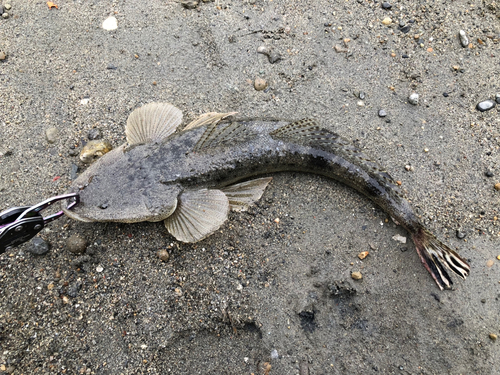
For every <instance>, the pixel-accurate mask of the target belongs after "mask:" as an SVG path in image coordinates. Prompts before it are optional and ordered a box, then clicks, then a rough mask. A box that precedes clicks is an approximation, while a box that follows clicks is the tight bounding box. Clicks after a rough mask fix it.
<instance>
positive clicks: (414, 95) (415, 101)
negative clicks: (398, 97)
mask: <svg viewBox="0 0 500 375" xmlns="http://www.w3.org/2000/svg"><path fill="white" fill-rule="evenodd" d="M408 103H410V104H413V105H417V104H418V94H417V93H416V92H414V93H412V94H411V95H410V96H409V97H408Z"/></svg>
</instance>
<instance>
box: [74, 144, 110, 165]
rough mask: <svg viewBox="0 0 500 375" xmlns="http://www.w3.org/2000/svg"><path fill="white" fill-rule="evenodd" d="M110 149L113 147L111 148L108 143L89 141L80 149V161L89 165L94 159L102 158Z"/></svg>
mask: <svg viewBox="0 0 500 375" xmlns="http://www.w3.org/2000/svg"><path fill="white" fill-rule="evenodd" d="M112 149H113V146H111V143H109V142H108V141H105V140H96V141H90V142H88V143H87V144H86V145H85V146H84V147H83V148H82V151H80V160H81V161H83V162H84V163H91V162H92V161H93V160H94V159H97V158H99V157H101V156H103V155H104V154H106V153H108V152H110V151H111V150H112Z"/></svg>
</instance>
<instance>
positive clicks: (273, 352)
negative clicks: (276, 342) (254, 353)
mask: <svg viewBox="0 0 500 375" xmlns="http://www.w3.org/2000/svg"><path fill="white" fill-rule="evenodd" d="M278 358H279V354H278V351H277V350H276V349H273V350H271V359H278Z"/></svg>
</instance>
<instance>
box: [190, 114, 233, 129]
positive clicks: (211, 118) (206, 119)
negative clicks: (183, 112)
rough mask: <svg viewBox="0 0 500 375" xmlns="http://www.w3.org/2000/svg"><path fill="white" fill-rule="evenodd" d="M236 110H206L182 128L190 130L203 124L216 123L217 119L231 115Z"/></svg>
mask: <svg viewBox="0 0 500 375" xmlns="http://www.w3.org/2000/svg"><path fill="white" fill-rule="evenodd" d="M237 113H238V112H227V113H218V112H207V113H204V114H202V115H201V116H200V117H198V118H197V119H196V120H193V121H191V122H190V123H189V124H188V125H187V126H186V127H185V128H184V129H182V130H190V129H194V128H198V127H200V126H203V125H212V124H216V123H218V122H219V121H221V120H223V119H225V118H226V117H229V116H233V115H235V114H237Z"/></svg>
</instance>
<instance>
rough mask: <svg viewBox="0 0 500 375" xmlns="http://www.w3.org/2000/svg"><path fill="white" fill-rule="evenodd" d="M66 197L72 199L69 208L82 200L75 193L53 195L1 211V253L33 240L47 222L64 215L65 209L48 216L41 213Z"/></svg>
mask: <svg viewBox="0 0 500 375" xmlns="http://www.w3.org/2000/svg"><path fill="white" fill-rule="evenodd" d="M64 199H69V200H70V202H69V204H68V206H67V209H68V210H69V209H71V208H73V207H74V206H76V205H77V204H78V203H79V202H80V197H79V195H78V194H77V193H73V194H65V195H58V196H56V197H52V198H49V199H47V200H44V201H43V202H40V203H38V204H36V205H34V206H23V207H13V208H9V209H8V210H5V211H3V212H0V254H2V253H4V252H5V251H9V250H11V249H12V248H14V247H15V246H18V245H20V244H22V243H24V242H27V241H29V240H31V239H32V238H33V237H34V236H36V235H37V234H38V233H39V232H40V231H41V230H42V229H43V228H44V227H45V225H46V224H47V223H50V222H51V221H54V220H55V219H57V218H59V217H61V216H62V215H64V212H63V211H59V212H56V213H55V214H52V215H49V216H47V217H43V216H42V215H41V213H40V212H41V211H42V210H43V209H45V208H47V207H49V206H51V205H52V204H53V203H55V202H58V201H61V200H64Z"/></svg>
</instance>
